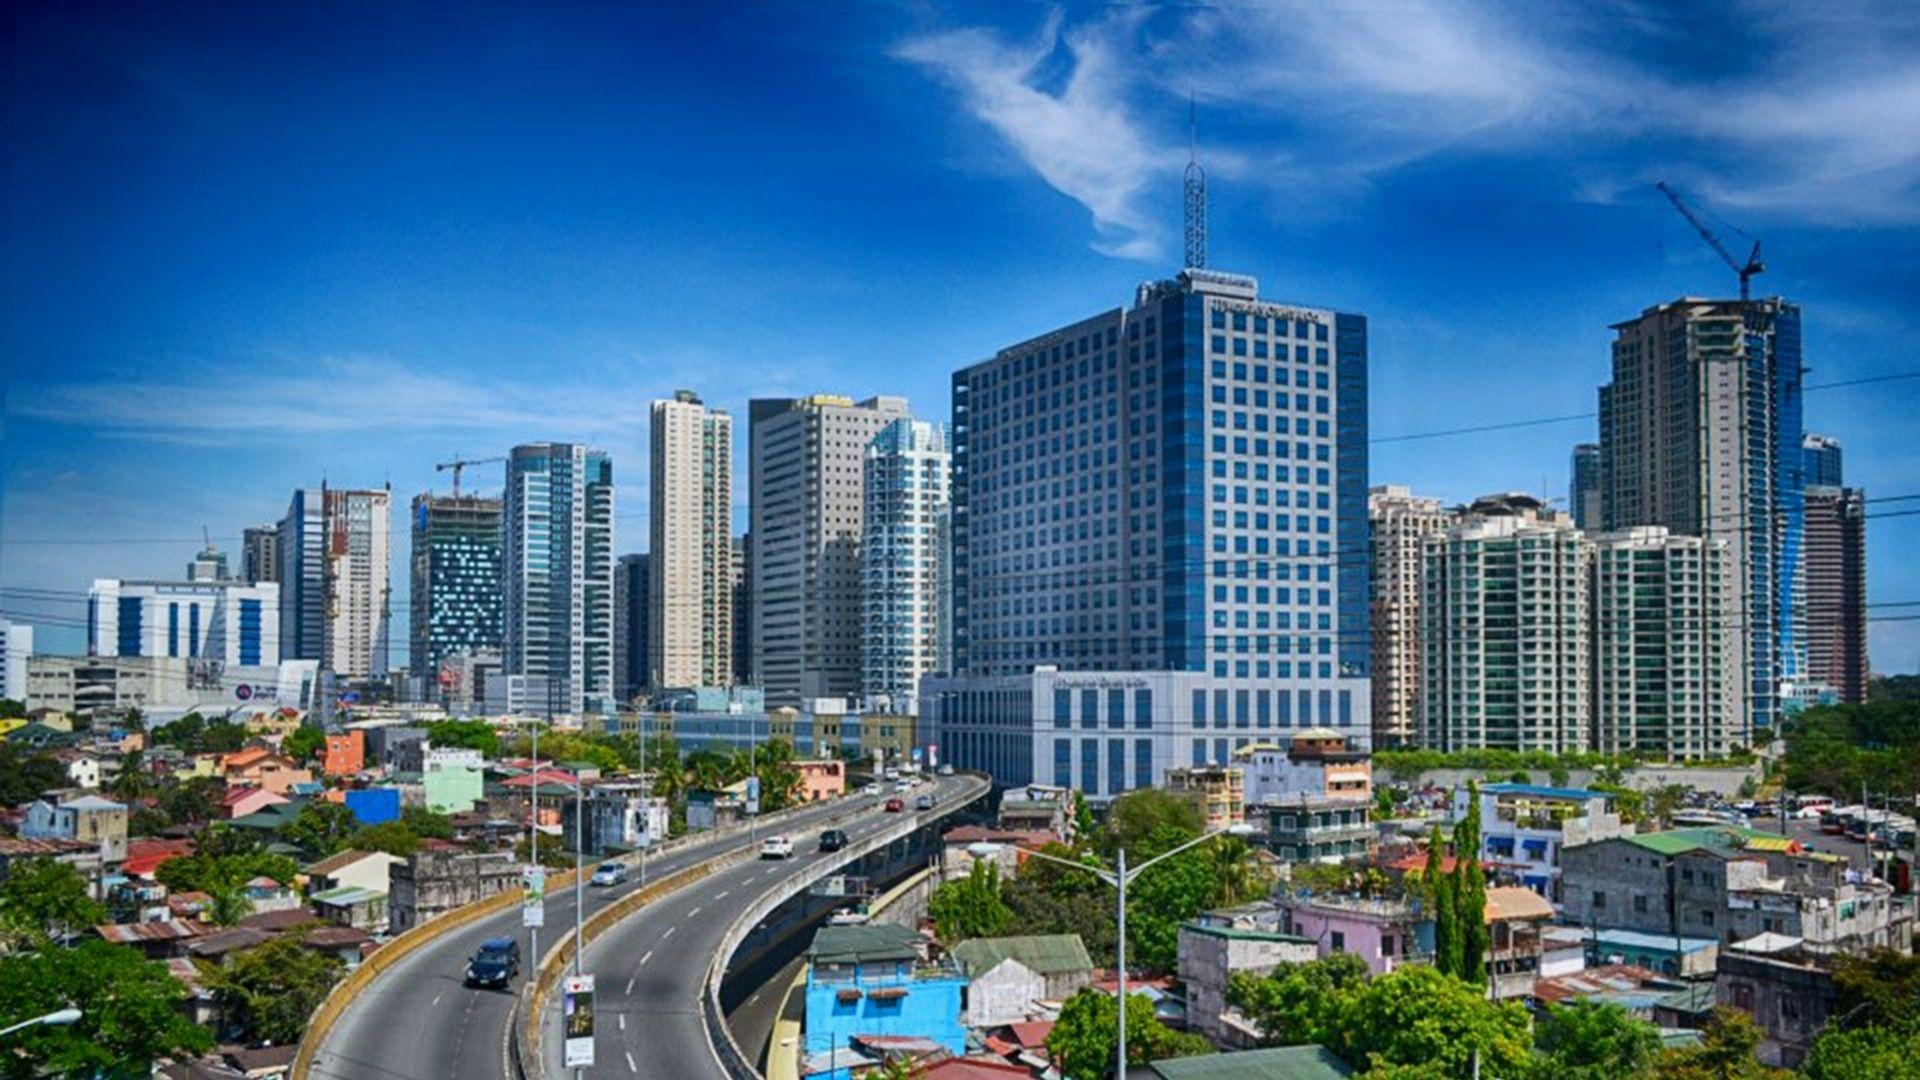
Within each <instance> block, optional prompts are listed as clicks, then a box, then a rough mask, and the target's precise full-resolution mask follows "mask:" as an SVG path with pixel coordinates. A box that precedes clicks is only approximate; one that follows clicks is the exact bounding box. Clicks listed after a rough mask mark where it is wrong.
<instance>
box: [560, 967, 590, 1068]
mask: <svg viewBox="0 0 1920 1080" xmlns="http://www.w3.org/2000/svg"><path fill="white" fill-rule="evenodd" d="M561 995H562V1004H561V1014H560V1015H561V1017H562V1022H563V1023H564V1024H565V1025H566V1032H567V1051H566V1053H567V1061H566V1065H567V1068H569V1069H579V1068H585V1067H586V1066H589V1065H592V1064H593V976H591V975H569V976H567V977H566V980H565V981H564V982H562V983H561Z"/></svg>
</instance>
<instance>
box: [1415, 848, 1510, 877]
mask: <svg viewBox="0 0 1920 1080" xmlns="http://www.w3.org/2000/svg"><path fill="white" fill-rule="evenodd" d="M1459 862H1460V860H1459V859H1458V858H1456V857H1454V856H1452V855H1443V856H1441V857H1440V872H1441V873H1443V874H1451V873H1453V868H1454V867H1455V866H1456V865H1458V864H1459ZM1386 865H1387V869H1389V870H1398V871H1400V872H1401V873H1403V874H1414V873H1420V872H1422V871H1424V870H1426V868H1427V853H1426V852H1424V851H1416V852H1414V853H1413V854H1411V855H1402V856H1401V857H1400V858H1398V859H1395V860H1393V861H1392V862H1390V863H1388V864H1386ZM1520 865H1523V864H1521V863H1503V862H1495V861H1494V860H1492V859H1482V860H1480V866H1481V867H1482V868H1483V869H1486V870H1497V869H1499V868H1500V867H1503V866H1520Z"/></svg>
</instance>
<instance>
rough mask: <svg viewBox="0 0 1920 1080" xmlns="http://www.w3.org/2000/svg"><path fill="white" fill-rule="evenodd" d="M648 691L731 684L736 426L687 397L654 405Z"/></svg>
mask: <svg viewBox="0 0 1920 1080" xmlns="http://www.w3.org/2000/svg"><path fill="white" fill-rule="evenodd" d="M651 434H652V449H653V453H652V462H651V464H652V470H653V477H652V479H653V487H652V499H651V503H650V505H649V508H648V513H649V518H648V524H649V529H650V533H649V551H648V554H649V555H650V556H651V558H652V566H651V577H650V581H649V583H648V587H649V588H650V589H651V590H652V593H651V599H650V600H649V603H648V607H649V611H648V614H649V617H650V618H651V619H652V626H651V628H650V629H649V631H648V634H647V648H648V650H649V660H648V663H647V668H648V673H649V675H650V676H651V677H650V679H649V682H650V683H651V685H652V686H653V687H654V688H656V689H688V688H694V687H701V686H727V685H730V684H731V683H732V682H733V586H732V571H733V417H731V416H729V415H727V414H726V413H724V412H722V411H720V410H719V409H709V408H707V407H706V406H705V405H703V404H701V403H700V398H699V396H698V395H696V394H695V393H694V392H693V391H691V390H680V391H676V392H675V393H674V395H673V400H671V401H656V402H654V403H653V420H652V427H651Z"/></svg>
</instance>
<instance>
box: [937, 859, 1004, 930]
mask: <svg viewBox="0 0 1920 1080" xmlns="http://www.w3.org/2000/svg"><path fill="white" fill-rule="evenodd" d="M927 912H928V914H930V915H932V916H933V925H934V932H935V933H936V934H937V935H939V938H940V940H941V942H942V943H944V944H947V945H952V944H954V943H955V942H960V941H965V940H966V939H968V938H977V937H999V936H1000V935H1002V934H1005V933H1006V932H1007V931H1008V930H1009V929H1011V928H1012V927H1013V925H1014V917H1013V909H1012V908H1010V907H1008V906H1007V904H1006V901H1005V900H1002V899H1001V898H1000V866H999V864H998V863H995V862H994V861H993V860H991V859H975V860H974V863H973V868H972V869H971V870H969V871H968V872H967V876H966V877H963V878H959V879H957V880H954V881H949V882H946V883H944V884H942V885H941V886H940V887H939V888H937V889H935V890H934V891H933V898H932V899H931V900H929V901H928V903H927Z"/></svg>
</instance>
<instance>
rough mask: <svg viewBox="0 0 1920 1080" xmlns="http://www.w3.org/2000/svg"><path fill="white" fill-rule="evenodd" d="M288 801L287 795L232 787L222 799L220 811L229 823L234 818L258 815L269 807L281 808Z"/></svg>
mask: <svg viewBox="0 0 1920 1080" xmlns="http://www.w3.org/2000/svg"><path fill="white" fill-rule="evenodd" d="M287 801H288V799H287V797H286V796H285V795H281V794H278V793H277V792H272V791H268V790H267V789H266V788H262V787H230V788H228V789H227V793H226V794H225V795H224V796H222V797H221V799H220V810H221V812H222V813H223V814H225V815H226V817H227V820H228V821H232V820H233V819H234V818H243V817H246V816H247V815H248V814H257V813H259V812H260V811H262V810H265V809H266V808H267V807H269V806H279V805H280V804H282V803H285V802H287Z"/></svg>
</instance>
